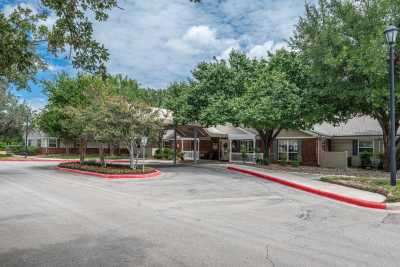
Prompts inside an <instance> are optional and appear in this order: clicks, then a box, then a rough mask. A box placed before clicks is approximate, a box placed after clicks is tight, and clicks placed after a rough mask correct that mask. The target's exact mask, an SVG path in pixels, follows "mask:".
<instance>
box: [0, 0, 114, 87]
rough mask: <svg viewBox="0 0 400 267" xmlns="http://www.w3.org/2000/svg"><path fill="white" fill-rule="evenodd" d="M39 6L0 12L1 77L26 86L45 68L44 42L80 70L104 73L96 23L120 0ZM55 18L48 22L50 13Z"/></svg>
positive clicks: (46, 1)
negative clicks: (94, 32) (9, 12)
mask: <svg viewBox="0 0 400 267" xmlns="http://www.w3.org/2000/svg"><path fill="white" fill-rule="evenodd" d="M40 2H41V5H40V8H37V9H35V10H32V8H31V7H29V6H26V5H25V6H22V5H20V6H18V7H17V8H15V10H14V11H13V12H12V13H11V14H9V15H6V14H4V12H1V13H0V80H1V81H5V82H7V83H13V84H15V85H17V86H18V87H19V88H26V86H27V82H28V81H29V80H34V78H35V74H36V73H37V72H38V71H39V70H43V69H44V68H45V67H46V62H45V59H44V57H43V55H41V54H40V53H39V51H38V47H39V46H40V45H42V44H44V45H47V49H48V51H49V52H50V53H52V54H53V55H55V56H60V55H65V54H67V55H68V57H70V58H71V60H72V64H73V66H74V67H75V68H77V69H82V70H84V71H88V72H91V73H102V74H105V62H106V61H107V59H108V52H107V50H106V48H105V47H104V46H103V45H102V44H100V43H99V42H97V41H96V40H94V39H93V25H92V20H91V19H90V18H89V16H91V17H93V18H94V19H95V20H97V21H104V20H106V19H107V17H108V15H107V12H108V11H109V10H110V9H112V8H113V7H116V5H117V0H77V1H58V0H42V1H40ZM50 15H51V16H52V17H55V22H54V24H52V25H47V24H48V23H46V20H47V19H48V18H49V16H50Z"/></svg>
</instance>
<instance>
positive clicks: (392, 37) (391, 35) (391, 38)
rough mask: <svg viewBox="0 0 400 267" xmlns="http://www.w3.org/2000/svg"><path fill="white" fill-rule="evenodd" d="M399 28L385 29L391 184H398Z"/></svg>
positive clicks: (390, 27)
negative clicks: (396, 80) (396, 54)
mask: <svg viewBox="0 0 400 267" xmlns="http://www.w3.org/2000/svg"><path fill="white" fill-rule="evenodd" d="M397 32H398V29H397V27H396V26H393V25H391V26H389V27H387V28H386V30H385V36H386V41H387V43H388V45H389V56H390V59H389V92H390V99H389V112H390V123H389V125H390V131H389V147H390V148H389V153H390V154H389V155H390V184H391V185H392V186H396V172H397V169H396V129H395V122H396V120H395V88H394V46H395V44H396V37H397Z"/></svg>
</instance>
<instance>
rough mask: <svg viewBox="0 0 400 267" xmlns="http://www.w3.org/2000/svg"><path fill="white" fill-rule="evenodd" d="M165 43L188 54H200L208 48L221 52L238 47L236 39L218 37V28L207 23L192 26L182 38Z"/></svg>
mask: <svg viewBox="0 0 400 267" xmlns="http://www.w3.org/2000/svg"><path fill="white" fill-rule="evenodd" d="M165 45H166V47H168V48H171V49H174V50H175V51H177V52H178V53H180V52H181V53H186V54H199V53H203V52H204V51H206V50H208V51H216V52H219V51H221V50H222V49H225V50H226V49H229V48H230V47H238V44H237V41H236V40H234V39H230V38H218V37H217V30H216V29H212V28H210V27H209V26H206V25H199V26H192V27H190V28H189V29H188V30H187V31H186V33H185V34H184V35H183V36H182V37H181V38H174V39H170V40H168V41H167V43H166V44H165Z"/></svg>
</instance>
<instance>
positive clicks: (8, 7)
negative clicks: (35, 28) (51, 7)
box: [3, 3, 57, 28]
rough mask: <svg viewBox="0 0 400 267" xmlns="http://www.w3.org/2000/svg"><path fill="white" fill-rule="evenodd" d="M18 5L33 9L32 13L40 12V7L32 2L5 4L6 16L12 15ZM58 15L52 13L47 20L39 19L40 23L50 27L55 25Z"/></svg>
mask: <svg viewBox="0 0 400 267" xmlns="http://www.w3.org/2000/svg"><path fill="white" fill-rule="evenodd" d="M18 7H21V8H25V9H30V10H31V11H32V14H34V15H37V14H39V11H38V8H37V7H36V6H34V5H33V4H30V3H18V4H16V5H5V6H4V8H3V13H4V15H5V16H6V17H8V16H10V15H11V14H12V13H13V12H14V11H15V10H16V9H17V8H18ZM56 19H57V18H56V16H55V15H54V14H50V15H49V16H48V17H47V18H46V20H43V21H39V23H38V25H40V26H41V25H44V26H46V27H48V28H51V27H53V25H54V24H55V23H56Z"/></svg>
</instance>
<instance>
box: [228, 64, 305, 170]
mask: <svg viewBox="0 0 400 267" xmlns="http://www.w3.org/2000/svg"><path fill="white" fill-rule="evenodd" d="M302 96H303V95H302V92H301V90H300V89H299V88H298V87H297V86H296V85H295V84H293V83H290V82H289V81H288V79H287V77H286V76H285V75H284V74H282V73H279V72H273V71H270V70H269V69H268V68H265V69H264V70H260V71H259V72H258V73H257V75H256V77H254V80H253V81H252V82H250V83H248V84H247V90H246V93H245V94H244V95H243V96H241V97H238V98H236V99H233V100H232V104H231V105H233V108H232V110H233V111H234V114H236V116H237V120H238V121H239V122H240V123H241V124H243V125H245V126H247V127H250V128H253V129H255V130H257V132H258V133H259V135H260V138H261V140H262V145H263V148H264V149H263V150H264V154H263V155H264V156H263V159H264V162H266V163H267V162H268V161H269V151H270V147H271V144H272V142H273V141H274V140H275V138H276V137H277V135H278V134H279V133H280V132H281V130H282V129H303V128H304V127H305V125H306V123H305V121H304V120H303V118H302V115H303V114H302V113H303V112H302V111H303V110H302V100H303V97H302Z"/></svg>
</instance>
